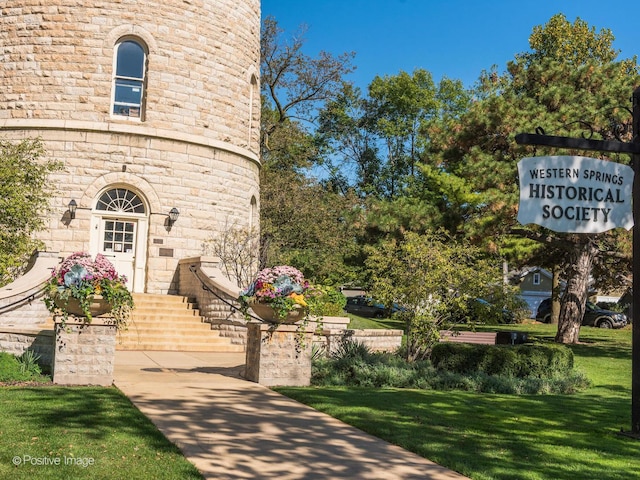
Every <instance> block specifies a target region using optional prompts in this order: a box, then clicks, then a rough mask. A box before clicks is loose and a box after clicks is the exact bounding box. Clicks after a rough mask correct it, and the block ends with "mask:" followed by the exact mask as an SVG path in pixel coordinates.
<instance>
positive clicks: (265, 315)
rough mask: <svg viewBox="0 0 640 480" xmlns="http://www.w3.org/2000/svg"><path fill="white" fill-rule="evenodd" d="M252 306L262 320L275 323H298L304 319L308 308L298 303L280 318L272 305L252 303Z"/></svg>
mask: <svg viewBox="0 0 640 480" xmlns="http://www.w3.org/2000/svg"><path fill="white" fill-rule="evenodd" d="M250 307H251V310H253V312H254V313H255V314H256V315H257V316H258V317H260V318H261V319H262V320H264V321H265V322H267V323H273V324H281V323H285V324H292V323H296V322H299V321H301V320H302V319H304V317H305V315H306V313H307V309H306V308H304V307H302V306H298V305H296V306H295V307H294V309H293V310H291V311H290V312H289V314H288V315H287V316H286V317H285V318H279V317H278V316H277V315H276V312H275V310H274V309H273V308H272V307H271V305H269V304H267V303H252V304H251V305H250Z"/></svg>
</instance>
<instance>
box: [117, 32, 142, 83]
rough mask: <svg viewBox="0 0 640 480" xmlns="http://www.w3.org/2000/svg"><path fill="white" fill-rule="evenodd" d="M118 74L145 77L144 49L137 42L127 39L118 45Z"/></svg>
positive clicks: (120, 75)
mask: <svg viewBox="0 0 640 480" xmlns="http://www.w3.org/2000/svg"><path fill="white" fill-rule="evenodd" d="M117 62H118V63H117V67H116V75H117V76H119V77H133V78H143V75H142V72H143V69H144V50H142V47H141V46H140V45H138V44H137V43H136V42H131V41H126V42H122V43H121V44H120V45H119V46H118V60H117Z"/></svg>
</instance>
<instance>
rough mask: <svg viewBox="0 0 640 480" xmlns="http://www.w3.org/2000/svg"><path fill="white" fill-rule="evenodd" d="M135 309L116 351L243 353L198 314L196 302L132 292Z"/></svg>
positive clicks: (177, 297)
mask: <svg viewBox="0 0 640 480" xmlns="http://www.w3.org/2000/svg"><path fill="white" fill-rule="evenodd" d="M134 302H135V305H136V308H135V309H134V311H133V312H132V315H131V319H130V321H129V325H128V328H127V330H123V331H121V332H119V333H118V339H117V343H116V349H117V350H155V351H193V352H198V351H203V352H243V351H244V346H242V345H234V344H232V343H231V339H228V338H225V337H221V336H220V332H219V331H218V330H212V329H211V326H210V325H209V324H208V323H205V322H204V321H203V318H202V317H201V316H200V312H199V310H198V306H197V304H196V303H195V302H194V300H193V299H191V298H189V297H183V296H177V295H158V294H140V293H136V294H134Z"/></svg>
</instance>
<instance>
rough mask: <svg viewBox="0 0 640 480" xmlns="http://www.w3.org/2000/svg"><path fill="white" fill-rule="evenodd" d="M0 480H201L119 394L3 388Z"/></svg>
mask: <svg viewBox="0 0 640 480" xmlns="http://www.w3.org/2000/svg"><path fill="white" fill-rule="evenodd" d="M0 478H7V479H9V478H10V479H16V480H20V479H25V480H27V479H38V480H40V479H55V480H59V479H65V480H71V479H87V478H91V479H105V480H107V479H108V480H112V479H115V480H118V479H123V480H130V479H136V480H139V479H149V480H152V479H153V480H155V479H167V480H169V479H171V480H173V479H201V478H202V476H201V475H200V474H199V472H198V471H197V470H196V468H195V467H194V466H193V465H192V464H191V463H189V462H188V461H187V460H186V459H185V458H184V457H183V456H182V454H181V453H180V451H179V450H178V448H177V447H176V446H175V445H173V444H172V443H170V442H169V441H168V440H167V439H166V438H165V437H164V436H163V435H162V434H161V433H160V432H159V431H158V430H157V428H156V427H155V426H154V425H153V424H152V423H151V422H150V421H149V420H148V419H147V418H146V417H145V416H144V415H142V414H141V413H140V412H139V411H138V409H136V408H135V407H134V406H133V405H132V404H131V402H130V401H129V399H128V398H126V397H125V396H124V395H123V394H122V393H121V392H120V391H119V390H117V389H116V388H96V387H73V388H70V387H56V386H43V387H0Z"/></svg>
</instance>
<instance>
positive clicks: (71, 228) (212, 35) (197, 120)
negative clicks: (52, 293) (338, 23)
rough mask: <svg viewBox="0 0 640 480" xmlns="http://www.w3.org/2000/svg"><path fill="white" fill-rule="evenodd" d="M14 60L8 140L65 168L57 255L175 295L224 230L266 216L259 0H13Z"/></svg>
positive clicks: (0, 114)
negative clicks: (185, 273)
mask: <svg viewBox="0 0 640 480" xmlns="http://www.w3.org/2000/svg"><path fill="white" fill-rule="evenodd" d="M0 60H1V61H2V63H1V64H0V137H1V138H3V139H5V140H16V141H17V140H21V139H24V138H27V137H31V138H33V137H40V138H41V139H42V140H43V143H44V147H45V149H46V155H47V156H48V157H50V158H52V159H55V160H58V161H60V162H61V163H62V164H63V165H64V170H63V171H61V172H59V173H58V174H55V175H54V176H52V177H51V178H52V180H53V182H54V184H55V186H56V192H55V194H54V196H53V198H52V210H51V213H50V215H49V217H48V218H47V224H48V228H47V229H46V231H44V232H41V233H40V234H39V238H40V239H41V240H43V241H44V244H45V245H46V250H47V251H48V252H56V253H57V254H58V255H59V256H60V257H64V256H66V255H68V254H70V253H72V252H76V251H87V252H90V253H92V254H93V255H95V254H97V253H102V254H104V255H106V256H107V257H109V258H110V259H111V260H112V262H113V263H114V264H115V265H116V268H117V270H118V272H119V273H122V274H125V275H127V277H128V278H129V279H130V284H129V285H130V289H132V290H133V291H134V292H146V293H156V294H167V293H169V294H171V293H178V285H177V281H178V280H177V279H178V277H179V275H178V272H177V270H178V263H179V261H180V260H181V259H184V258H191V257H195V256H199V255H202V253H203V242H205V241H206V240H207V239H208V238H210V237H211V235H212V234H215V232H216V231H219V230H220V229H222V228H224V227H225V226H228V225H237V226H242V227H253V226H255V227H257V224H258V208H259V184H258V173H259V167H260V165H259V158H258V143H259V115H260V92H259V84H258V78H259V68H260V2H259V0H164V1H157V0H111V1H97V0H73V1H69V0H3V1H2V2H1V3H0ZM172 215H173V216H174V218H173V219H172V217H171V216H172ZM176 216H177V218H175V217H176Z"/></svg>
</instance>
